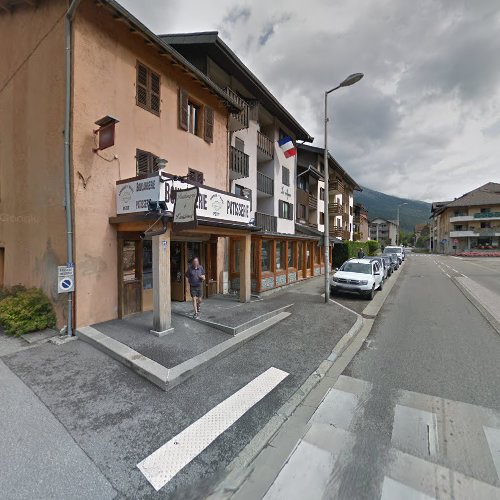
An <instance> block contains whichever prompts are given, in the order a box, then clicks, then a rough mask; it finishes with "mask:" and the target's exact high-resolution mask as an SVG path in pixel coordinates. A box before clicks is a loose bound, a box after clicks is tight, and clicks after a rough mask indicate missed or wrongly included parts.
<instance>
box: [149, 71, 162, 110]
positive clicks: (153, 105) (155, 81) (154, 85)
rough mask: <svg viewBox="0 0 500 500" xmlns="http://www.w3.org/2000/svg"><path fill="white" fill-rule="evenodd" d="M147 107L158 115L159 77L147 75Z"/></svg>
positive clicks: (151, 73)
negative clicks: (148, 101) (148, 91)
mask: <svg viewBox="0 0 500 500" xmlns="http://www.w3.org/2000/svg"><path fill="white" fill-rule="evenodd" d="M149 90H150V93H149V99H150V103H149V107H150V109H151V111H153V113H157V114H159V113H160V75H157V74H156V73H153V72H152V71H150V73H149Z"/></svg>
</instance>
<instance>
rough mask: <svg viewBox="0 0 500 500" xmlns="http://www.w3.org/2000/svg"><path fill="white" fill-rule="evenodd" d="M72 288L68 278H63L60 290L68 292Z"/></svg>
mask: <svg viewBox="0 0 500 500" xmlns="http://www.w3.org/2000/svg"><path fill="white" fill-rule="evenodd" d="M72 286H73V281H72V280H71V279H70V278H65V279H63V280H62V281H61V288H62V289H63V290H69V289H70V288H71V287H72Z"/></svg>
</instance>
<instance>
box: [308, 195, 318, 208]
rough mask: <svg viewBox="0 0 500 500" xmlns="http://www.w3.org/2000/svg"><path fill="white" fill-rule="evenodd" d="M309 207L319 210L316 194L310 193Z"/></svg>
mask: <svg viewBox="0 0 500 500" xmlns="http://www.w3.org/2000/svg"><path fill="white" fill-rule="evenodd" d="M308 205H309V208H311V209H312V210H317V209H318V197H317V196H314V195H313V194H309V201H308Z"/></svg>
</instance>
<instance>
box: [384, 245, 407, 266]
mask: <svg viewBox="0 0 500 500" xmlns="http://www.w3.org/2000/svg"><path fill="white" fill-rule="evenodd" d="M384 253H395V254H396V255H397V256H398V259H399V263H400V264H401V263H402V262H403V260H405V251H404V250H403V247H392V246H391V247H385V248H384Z"/></svg>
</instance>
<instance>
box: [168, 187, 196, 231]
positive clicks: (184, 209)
mask: <svg viewBox="0 0 500 500" xmlns="http://www.w3.org/2000/svg"><path fill="white" fill-rule="evenodd" d="M198 196H199V193H198V188H197V187H196V186H193V187H191V188H188V189H179V190H178V191H176V192H175V201H174V216H173V222H174V229H192V228H195V227H196V226H197V225H198V222H197V220H196V202H197V200H198Z"/></svg>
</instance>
